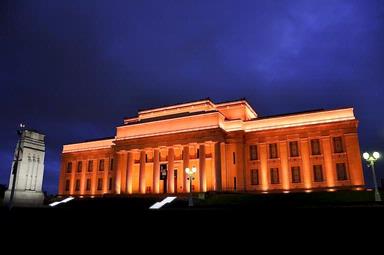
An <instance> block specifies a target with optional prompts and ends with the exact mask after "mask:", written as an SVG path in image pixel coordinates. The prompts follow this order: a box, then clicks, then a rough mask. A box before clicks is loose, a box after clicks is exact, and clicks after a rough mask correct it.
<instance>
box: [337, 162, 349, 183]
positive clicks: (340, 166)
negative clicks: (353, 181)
mask: <svg viewBox="0 0 384 255" xmlns="http://www.w3.org/2000/svg"><path fill="white" fill-rule="evenodd" d="M336 172H337V180H338V181H345V180H347V179H348V176H347V168H346V167H345V163H337V164H336Z"/></svg>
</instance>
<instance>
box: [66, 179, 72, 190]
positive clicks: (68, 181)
mask: <svg viewBox="0 0 384 255" xmlns="http://www.w3.org/2000/svg"><path fill="white" fill-rule="evenodd" d="M70 185H71V180H65V191H69V188H70Z"/></svg>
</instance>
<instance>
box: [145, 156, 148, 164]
mask: <svg viewBox="0 0 384 255" xmlns="http://www.w3.org/2000/svg"><path fill="white" fill-rule="evenodd" d="M147 162H148V154H145V163H147Z"/></svg>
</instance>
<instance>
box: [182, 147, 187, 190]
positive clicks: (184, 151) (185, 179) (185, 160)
mask: <svg viewBox="0 0 384 255" xmlns="http://www.w3.org/2000/svg"><path fill="white" fill-rule="evenodd" d="M187 167H189V145H185V146H184V148H183V171H182V172H183V175H184V184H183V186H184V192H189V181H188V180H187V178H188V175H186V174H185V169H186V168H187Z"/></svg>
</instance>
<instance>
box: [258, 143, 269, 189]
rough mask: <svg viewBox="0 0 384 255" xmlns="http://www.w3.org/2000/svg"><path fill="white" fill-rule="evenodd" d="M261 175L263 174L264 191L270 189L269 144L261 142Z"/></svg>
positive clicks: (262, 186)
mask: <svg viewBox="0 0 384 255" xmlns="http://www.w3.org/2000/svg"><path fill="white" fill-rule="evenodd" d="M259 147H260V168H261V169H260V170H261V171H260V176H261V188H262V190H264V191H267V190H268V189H269V184H268V151H267V144H265V143H261V144H260V146H259Z"/></svg>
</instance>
